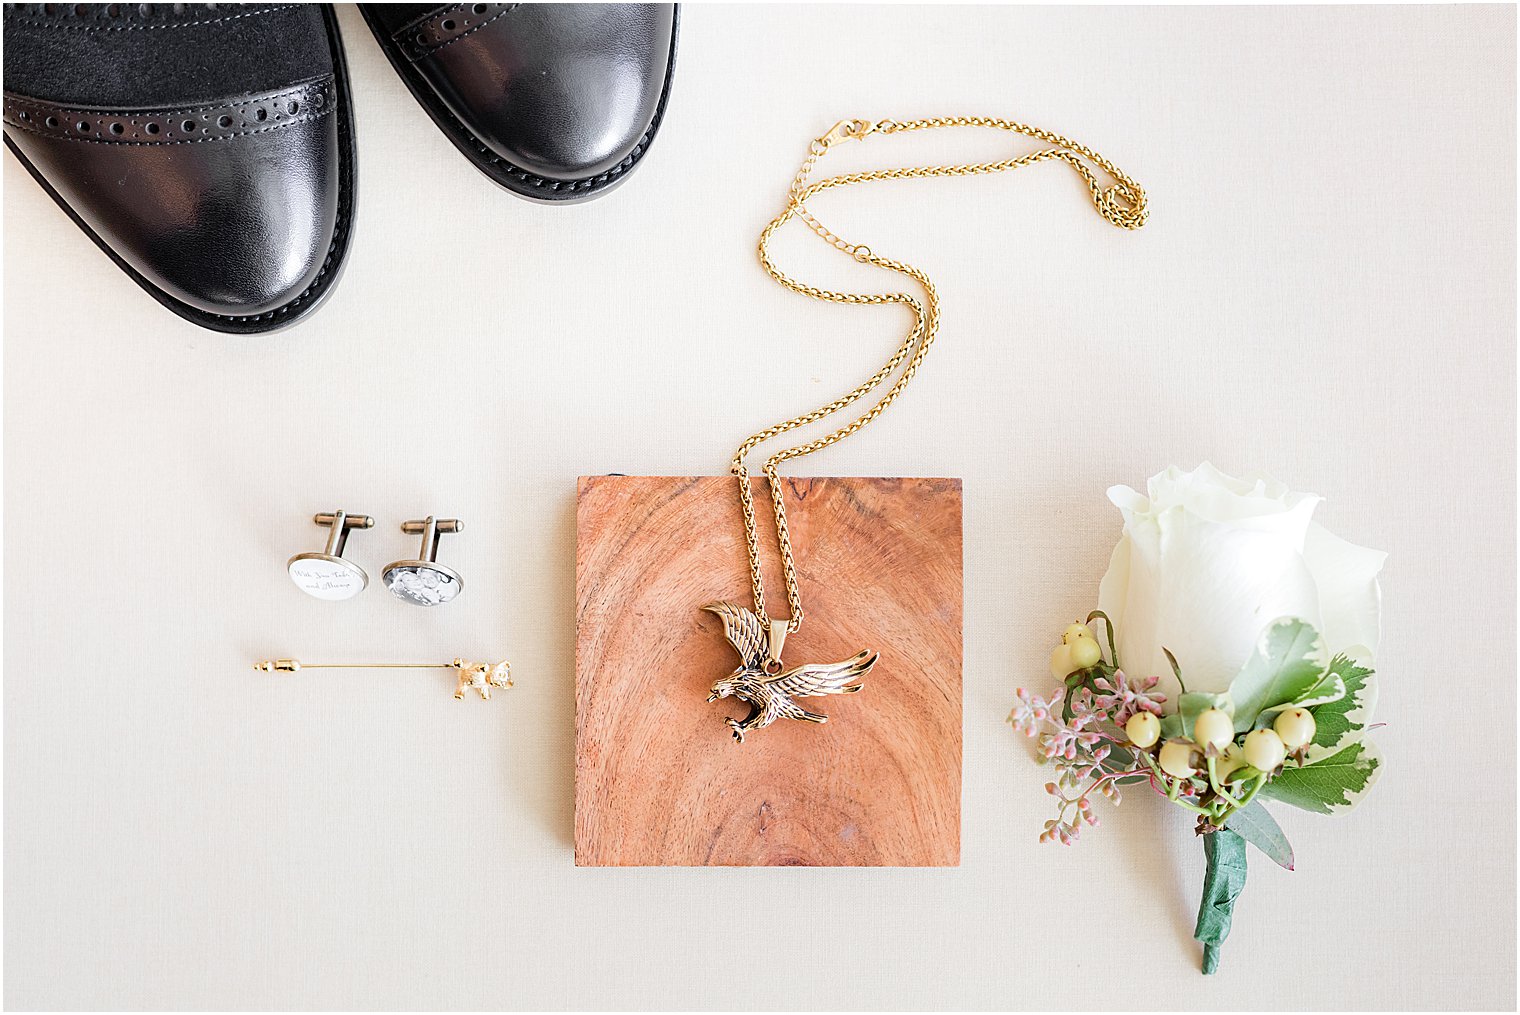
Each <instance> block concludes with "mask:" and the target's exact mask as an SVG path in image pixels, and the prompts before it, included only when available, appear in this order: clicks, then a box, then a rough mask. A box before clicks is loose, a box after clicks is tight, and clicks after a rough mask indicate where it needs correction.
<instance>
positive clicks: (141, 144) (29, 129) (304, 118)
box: [5, 107, 332, 148]
mask: <svg viewBox="0 0 1520 1015" xmlns="http://www.w3.org/2000/svg"><path fill="white" fill-rule="evenodd" d="M331 113H332V108H331V107H328V108H327V109H324V110H323V111H322V112H320V113H312V114H310V115H301V116H294V117H290V118H289V119H287V120H285V121H284V122H283V123H276V124H271V125H270V126H268V127H258V128H255V129H253V130H240V131H234V132H233V133H230V134H219V135H217V136H216V137H186V138H178V139H176V140H173V141H112V140H110V139H108V138H94V137H79V136H78V135H73V134H55V133H52V132H51V131H45V130H39V129H37V128H36V127H33V126H31V125H30V124H25V123H19V122H13V121H12V120H11V119H10V118H9V117H7V118H6V120H5V125H6V126H7V127H13V128H15V129H16V130H20V131H24V132H25V133H27V134H35V135H37V136H38V137H45V138H51V139H53V140H54V141H73V142H75V143H82V144H106V145H115V146H117V147H119V148H162V147H164V146H165V145H175V144H207V143H208V142H211V141H232V140H235V139H237V138H240V137H252V136H253V135H255V134H268V133H269V132H270V131H272V130H282V129H284V128H286V127H290V126H294V125H295V124H298V123H311V122H313V121H315V120H320V119H322V118H323V117H324V116H327V115H329V114H331Z"/></svg>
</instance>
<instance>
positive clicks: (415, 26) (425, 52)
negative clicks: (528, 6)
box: [391, 4, 522, 63]
mask: <svg viewBox="0 0 1520 1015" xmlns="http://www.w3.org/2000/svg"><path fill="white" fill-rule="evenodd" d="M472 6H473V5H472ZM521 6H522V4H507V5H506V6H505V7H504V8H503V9H502V10H499V11H497V12H496V13H495V14H493V15H491V16H490V17H489V18H486V19H485V20H484V21H482V22H481V23H480V24H478V25H471V26H470V27H469V28H466V29H465V30H464V31H462V32H460V33H459V34H457V35H454V36H451V37H449V38H447V39H445V40H443V41H442V42H438V43H434V44H430V45H419V44H418V43H417V42H416V41H415V39H414V36H415V35H416V34H417V33H418V31H419V30H421V29H423V28H424V26H427V25H432V24H435V23H439V22H442V21H447V20H448V19H449V17H450V16H451V15H463V14H465V13H466V5H465V4H450V5H449V6H447V7H445V8H443V9H442V10H436V11H433V12H431V13H429V14H424V15H423V16H422V17H420V18H417V19H416V20H414V21H412V22H410V23H408V24H407V25H406V26H405V27H404V28H401V29H400V30H398V31H397V32H395V33H394V34H393V35H392V36H391V41H392V42H394V43H395V44H396V48H397V49H399V50H401V52H402V54H403V55H404V56H405V57H406V58H407V59H408V60H410V61H412V62H413V63H416V62H417V61H418V60H421V59H422V58H423V57H426V56H432V55H433V54H434V53H437V52H438V51H439V50H441V49H443V48H444V47H445V46H450V45H453V44H454V43H456V42H458V41H459V40H460V39H463V38H464V37H465V36H468V35H473V34H475V33H476V32H478V31H480V30H481V29H482V28H484V27H485V26H487V25H489V24H490V23H491V22H493V21H495V20H496V19H498V18H501V17H504V16H506V15H508V14H511V13H512V12H513V11H515V10H517V8H519V7H521ZM471 13H473V12H471ZM466 20H468V19H466Z"/></svg>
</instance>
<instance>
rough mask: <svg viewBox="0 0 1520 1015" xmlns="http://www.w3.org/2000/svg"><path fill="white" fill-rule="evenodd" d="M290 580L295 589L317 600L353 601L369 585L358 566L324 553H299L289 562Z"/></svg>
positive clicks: (367, 579) (367, 578)
mask: <svg viewBox="0 0 1520 1015" xmlns="http://www.w3.org/2000/svg"><path fill="white" fill-rule="evenodd" d="M288 569H289V571H290V580H291V581H293V582H295V583H296V588H298V589H300V590H301V591H302V592H305V593H306V594H307V595H309V596H315V597H316V598H318V599H327V600H331V601H337V600H340V599H352V598H353V597H354V596H357V595H358V594H359V593H361V592H363V591H364V587H365V586H366V585H368V584H369V575H367V574H365V573H364V569H363V568H361V567H359V566H358V565H357V564H350V563H349V562H348V561H346V560H344V559H343V558H342V557H329V556H327V555H326V554H324V553H302V554H298V555H297V556H294V557H291V558H290V564H289V565H288Z"/></svg>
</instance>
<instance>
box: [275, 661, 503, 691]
mask: <svg viewBox="0 0 1520 1015" xmlns="http://www.w3.org/2000/svg"><path fill="white" fill-rule="evenodd" d="M253 668H254V669H255V670H257V671H259V672H260V673H298V672H300V671H301V670H303V669H305V670H457V671H458V673H459V680H458V683H457V684H456V685H455V687H454V697H455V698H458V699H463V698H464V692H465V691H466V690H468V689H471V688H473V689H474V690H475V691H477V692H479V694H480V696H481V697H482V698H484V699H486V700H487V701H489V700H490V698H491V688H493V687H499V688H503V689H505V688H508V687H511V686H512V664H511V663H509V662H507V661H505V660H503V661H501V662H499V663H496V664H494V665H493V664H491V663H472V662H470V661H469V660H467V659H455V660H454V661H453V662H451V663H303V662H301V661H300V660H299V659H266V660H264V661H263V662H261V663H255V664H254V667H253Z"/></svg>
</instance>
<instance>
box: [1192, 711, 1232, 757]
mask: <svg viewBox="0 0 1520 1015" xmlns="http://www.w3.org/2000/svg"><path fill="white" fill-rule="evenodd" d="M1193 739H1194V740H1196V741H1197V742H1198V746H1199V747H1212V748H1214V750H1216V751H1222V750H1224V749H1225V748H1226V747H1228V746H1230V743H1231V742H1232V741H1233V740H1234V739H1235V723H1234V722H1233V721H1232V720H1231V719H1230V717H1229V716H1228V715H1226V714H1225V713H1224V711H1223V710H1222V709H1217V708H1210V709H1205V710H1204V711H1202V712H1200V713H1199V714H1198V718H1197V719H1194V720H1193Z"/></svg>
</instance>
